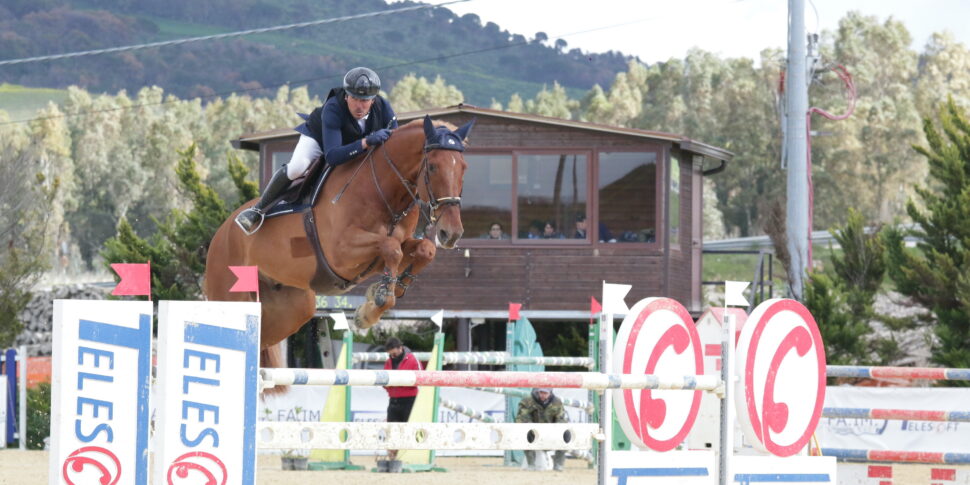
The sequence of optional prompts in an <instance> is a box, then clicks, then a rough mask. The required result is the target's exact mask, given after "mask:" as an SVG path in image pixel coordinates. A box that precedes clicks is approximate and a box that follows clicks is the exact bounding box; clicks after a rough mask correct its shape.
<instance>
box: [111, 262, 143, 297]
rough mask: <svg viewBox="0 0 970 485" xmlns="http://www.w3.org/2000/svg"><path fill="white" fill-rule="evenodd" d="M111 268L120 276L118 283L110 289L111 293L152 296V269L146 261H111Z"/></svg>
mask: <svg viewBox="0 0 970 485" xmlns="http://www.w3.org/2000/svg"><path fill="white" fill-rule="evenodd" d="M111 269H113V270H114V272H115V273H118V277H119V278H121V279H120V280H119V281H118V285H117V286H115V289H114V290H112V291H111V294H112V295H116V296H128V295H148V298H149V299H151V296H152V270H151V262H148V263H113V264H112V265H111Z"/></svg>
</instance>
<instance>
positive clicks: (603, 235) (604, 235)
mask: <svg viewBox="0 0 970 485" xmlns="http://www.w3.org/2000/svg"><path fill="white" fill-rule="evenodd" d="M599 229H600V242H610V243H615V242H616V238H615V237H613V233H612V232H610V229H609V228H608V227H606V224H603V221H600V223H599Z"/></svg>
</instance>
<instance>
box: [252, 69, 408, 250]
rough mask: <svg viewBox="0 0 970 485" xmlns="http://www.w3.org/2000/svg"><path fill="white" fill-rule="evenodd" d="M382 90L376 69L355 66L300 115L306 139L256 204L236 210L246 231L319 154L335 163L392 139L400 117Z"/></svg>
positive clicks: (255, 227)
mask: <svg viewBox="0 0 970 485" xmlns="http://www.w3.org/2000/svg"><path fill="white" fill-rule="evenodd" d="M380 90H381V80H380V78H378V77H377V73H376V72H374V71H373V70H371V69H368V68H366V67H355V68H353V69H351V70H350V71H348V72H347V74H346V75H344V82H343V87H341V88H333V89H331V90H330V93H329V94H328V95H327V100H326V102H325V103H324V104H323V106H320V107H318V108H317V109H315V110H313V112H311V113H310V114H309V115H302V114H301V115H300V116H303V118H304V119H305V120H306V122H304V123H303V124H301V125H300V126H297V127H296V131H298V132H299V133H300V140H299V141H298V142H297V144H296V148H295V149H294V150H293V156H292V157H291V158H290V162H289V163H287V164H284V165H283V166H281V167H280V168H279V169H277V170H276V172H274V173H273V176H272V177H271V178H270V180H269V183H267V184H266V187H265V188H264V189H263V193H262V195H261V196H260V198H259V201H258V202H256V205H254V206H253V207H250V208H249V209H246V210H244V211H242V212H241V213H239V215H238V216H236V224H238V225H239V227H240V228H242V230H243V232H245V233H246V234H252V233H254V232H256V231H258V230H259V228H260V226H262V221H263V215H264V213H265V211H266V209H267V208H268V205H269V204H271V203H272V202H273V201H274V200H276V198H277V197H279V196H280V195H281V194H282V193H283V191H284V190H286V188H287V187H289V185H290V182H291V181H293V180H295V179H297V178H299V177H301V176H302V175H303V174H304V173H305V172H306V171H307V169H309V168H310V163H311V162H313V160H315V159H317V158H318V157H323V159H324V160H325V161H326V162H327V164H329V165H332V166H336V165H340V164H342V163H345V162H348V161H350V160H352V159H353V158H354V157H356V156H357V155H360V154H361V153H363V152H364V151H365V150H367V149H368V148H370V147H376V146H378V145H381V144H382V143H384V142H385V141H387V139H388V138H389V137H390V136H391V130H393V129H395V128H397V117H396V116H395V115H394V110H393V109H392V108H391V104H390V103H388V102H387V100H386V99H384V98H383V97H382V96H380V95H379V94H378V93H379V92H380Z"/></svg>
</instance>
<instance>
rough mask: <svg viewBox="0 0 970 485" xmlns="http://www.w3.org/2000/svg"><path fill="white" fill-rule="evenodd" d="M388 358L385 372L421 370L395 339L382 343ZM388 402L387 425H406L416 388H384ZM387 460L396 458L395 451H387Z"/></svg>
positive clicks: (409, 351)
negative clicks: (388, 398)
mask: <svg viewBox="0 0 970 485" xmlns="http://www.w3.org/2000/svg"><path fill="white" fill-rule="evenodd" d="M384 348H385V349H386V350H387V355H388V356H389V358H388V359H387V362H384V369H386V370H421V363H420V362H418V359H417V358H416V357H415V356H414V354H412V353H411V350H410V349H408V348H407V347H405V346H404V344H402V343H401V341H400V340H398V339H397V338H395V337H391V338H389V339H387V342H385V343H384ZM384 390H386V391H387V395H388V396H389V397H390V401H389V402H388V404H387V422H388V423H406V422H407V421H408V417H409V416H410V415H411V408H412V407H414V399H415V398H416V397H417V396H418V388H417V387H415V386H410V387H384ZM387 456H388V459H389V460H393V459H395V458H397V450H387Z"/></svg>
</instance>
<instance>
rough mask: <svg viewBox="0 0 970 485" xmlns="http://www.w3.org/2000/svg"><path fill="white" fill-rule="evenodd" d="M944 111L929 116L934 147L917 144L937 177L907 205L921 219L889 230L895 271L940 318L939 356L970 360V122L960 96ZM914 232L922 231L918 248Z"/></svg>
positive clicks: (900, 283)
mask: <svg viewBox="0 0 970 485" xmlns="http://www.w3.org/2000/svg"><path fill="white" fill-rule="evenodd" d="M939 118H940V119H939V128H938V127H937V126H936V125H935V124H934V123H933V121H932V120H931V119H930V118H925V119H924V120H923V132H924V133H925V134H926V141H927V146H925V147H924V146H914V147H913V148H915V149H916V151H917V152H919V153H920V154H922V155H923V156H924V157H926V158H927V160H928V162H929V170H930V173H929V184H928V185H925V186H922V185H921V186H917V187H916V194H917V196H918V198H919V203H917V201H914V200H912V199H910V200H909V201H908V202H907V204H906V211H907V213H908V214H909V216H910V217H911V218H912V220H913V222H914V223H916V225H915V226H914V227H913V228H912V229H910V230H902V229H894V230H890V231H888V232H887V234H886V237H885V240H886V248H887V252H888V253H887V256H888V258H889V259H888V261H889V275H890V277H891V278H892V279H893V281H894V282H895V283H896V287H897V288H898V289H899V291H900V292H901V293H903V294H905V295H908V296H910V297H912V298H913V300H915V301H916V302H918V303H920V304H921V305H923V306H925V307H927V308H929V309H930V310H932V312H933V314H934V316H935V317H936V320H937V321H936V326H935V327H934V333H935V335H936V337H937V339H936V341H935V342H933V356H932V360H933V361H934V362H936V363H938V364H940V365H944V366H948V367H970V122H968V121H967V117H966V114H965V113H964V112H963V111H962V110H961V109H960V108H959V107H958V106H957V104H956V103H955V102H954V101H953V99H952V98H951V99H950V100H949V102H948V103H947V104H946V105H945V106H943V107H942V108H941V109H940V115H939ZM907 233H908V234H910V235H913V236H916V237H917V238H919V240H920V242H919V243H918V244H917V250H916V251H912V250H908V249H906V247H905V245H904V241H903V237H904V235H906V234H907Z"/></svg>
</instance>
